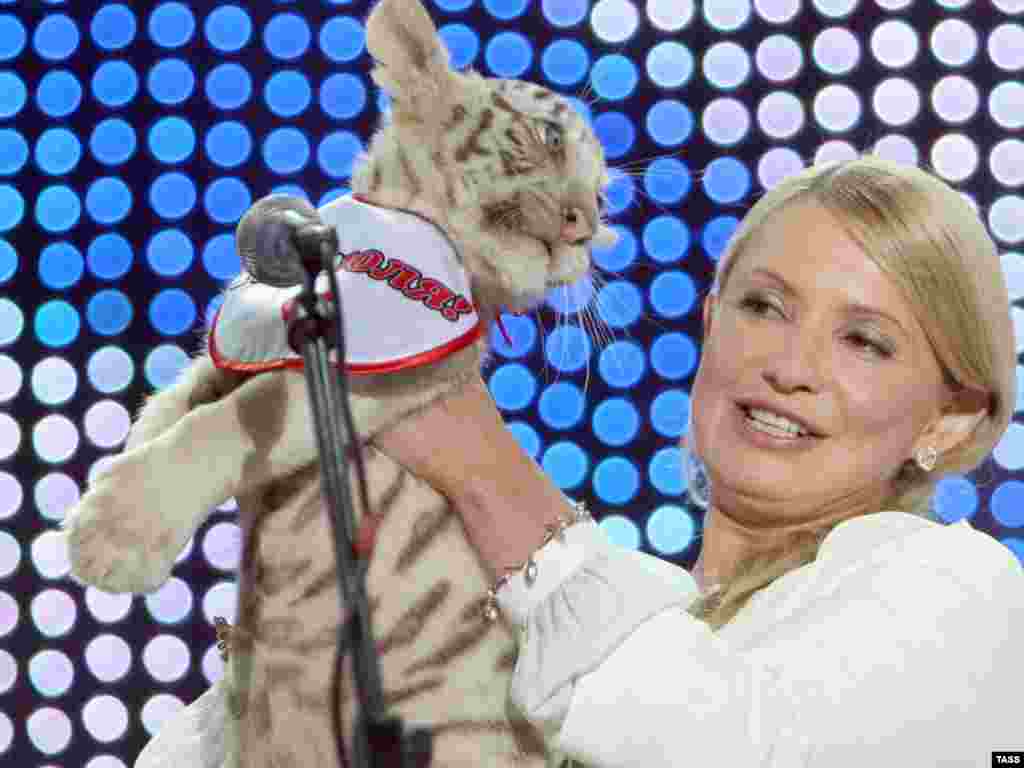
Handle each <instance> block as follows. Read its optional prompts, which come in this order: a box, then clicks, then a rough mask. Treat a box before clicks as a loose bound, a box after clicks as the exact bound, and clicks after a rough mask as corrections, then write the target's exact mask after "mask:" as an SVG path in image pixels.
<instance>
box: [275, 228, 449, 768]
mask: <svg viewBox="0 0 1024 768" xmlns="http://www.w3.org/2000/svg"><path fill="white" fill-rule="evenodd" d="M293 242H294V244H295V246H296V249H297V250H298V252H299V255H300V257H301V261H302V266H303V270H302V272H303V278H302V284H303V288H302V292H301V293H300V294H299V295H298V297H297V298H296V301H295V303H294V305H293V307H294V311H293V312H292V313H291V316H290V317H288V321H287V322H288V343H289V345H290V346H291V348H292V349H293V350H295V352H296V353H298V354H301V355H302V358H303V361H304V363H305V366H304V371H305V375H306V384H307V391H308V393H309V401H310V404H311V408H312V412H313V413H312V416H313V429H314V432H315V434H316V440H317V447H318V449H319V452H320V469H321V475H322V477H323V493H324V497H325V499H324V501H325V503H326V505H327V509H328V518H329V519H330V522H331V527H332V529H333V532H334V543H335V553H336V556H337V559H338V582H339V593H340V597H341V610H342V615H344V614H345V611H346V609H348V611H349V619H348V621H347V622H345V623H343V625H342V626H340V627H339V628H338V646H337V648H338V650H337V658H336V662H335V670H334V682H335V685H334V690H333V691H332V713H333V715H332V719H333V720H334V723H333V725H334V732H335V737H336V740H337V748H338V759H339V765H340V766H347V765H348V761H347V759H346V757H345V751H344V740H343V737H342V736H341V723H340V720H339V712H338V710H339V708H340V702H339V701H338V699H339V693H340V690H339V688H338V682H339V680H340V675H341V662H342V657H343V654H344V653H345V651H346V650H347V646H351V648H352V650H353V653H354V658H353V667H354V670H355V678H356V688H357V695H358V699H359V714H358V717H357V719H356V726H355V735H354V742H355V743H354V750H353V751H354V753H355V754H354V760H355V765H356V766H357V768H428V766H429V765H430V761H431V757H432V752H433V737H432V734H431V733H430V731H429V729H426V728H416V729H413V730H412V731H411V733H409V734H408V735H406V734H404V733H403V724H402V719H401V718H400V717H390V718H389V717H385V716H384V705H383V698H384V695H383V690H382V685H381V673H380V660H379V658H378V655H377V649H376V644H375V643H374V640H373V632H372V630H371V627H370V616H369V603H368V601H367V597H366V572H367V570H368V569H369V557H368V556H367V557H366V558H365V559H363V558H359V557H358V555H357V553H356V550H355V549H354V542H355V541H356V528H355V515H354V514H353V509H352V497H351V493H350V488H349V481H348V471H347V460H348V459H347V456H346V452H345V446H346V445H347V444H350V445H352V450H353V451H358V450H359V446H358V444H357V442H356V441H357V440H358V435H355V434H350V431H351V424H352V422H351V415H350V414H349V413H348V398H347V395H346V394H344V393H343V392H342V386H341V384H342V383H343V382H342V381H339V380H343V377H344V376H345V373H344V367H343V364H344V360H345V357H344V352H345V340H344V327H343V325H342V313H341V297H340V295H339V291H338V290H337V279H336V277H335V275H334V269H335V266H334V258H335V254H337V252H338V237H337V233H336V232H335V231H334V228H333V227H320V226H316V227H312V228H308V229H307V232H301V231H300V232H299V233H297V235H296V236H295V237H293ZM324 270H326V271H327V272H328V274H329V277H330V278H331V281H332V282H331V284H332V287H333V290H332V293H333V294H334V299H335V300H334V302H333V306H331V305H330V304H329V303H328V302H327V301H325V300H321V299H320V298H319V297H318V296H317V294H316V289H315V283H316V278H317V275H319V274H320V272H322V271H324ZM332 320H333V322H332ZM332 342H333V345H334V348H335V352H336V354H337V358H336V359H337V362H338V364H339V365H338V366H337V367H335V365H333V364H332V362H331V360H330V359H329V353H330V346H331V343H332ZM345 390H346V392H347V387H345ZM345 438H347V439H345ZM357 463H359V462H357ZM359 466H360V467H361V463H360V464H359ZM360 479H363V478H362V477H361V478H360ZM364 490H365V488H364ZM364 501H365V497H364ZM366 511H367V513H369V509H367V510H366ZM346 629H347V630H348V634H349V636H348V638H347V639H346V637H345V632H346Z"/></svg>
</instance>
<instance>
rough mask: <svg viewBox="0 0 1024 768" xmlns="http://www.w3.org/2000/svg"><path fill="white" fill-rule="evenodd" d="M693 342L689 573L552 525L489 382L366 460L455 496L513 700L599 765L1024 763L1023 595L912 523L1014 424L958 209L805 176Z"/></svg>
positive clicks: (913, 182) (757, 212)
mask: <svg viewBox="0 0 1024 768" xmlns="http://www.w3.org/2000/svg"><path fill="white" fill-rule="evenodd" d="M703 322H704V345H703V354H702V359H701V362H700V368H699V370H698V372H697V375H696V378H695V380H694V384H693V391H692V419H691V422H690V428H689V437H688V441H687V443H686V445H685V446H684V448H685V449H687V450H690V451H691V452H692V453H693V455H694V456H693V459H694V461H699V462H700V464H702V465H703V471H704V472H705V476H706V486H707V497H706V499H698V501H699V502H703V504H702V506H705V505H706V506H705V520H704V530H703V541H702V549H701V553H700V559H699V561H698V563H697V566H696V567H695V569H694V573H693V575H692V576H691V575H690V574H689V573H687V572H686V571H685V570H683V569H681V568H678V567H676V566H674V565H672V564H670V563H667V562H664V561H661V560H659V559H657V558H654V557H651V556H648V555H643V554H641V553H637V552H633V551H629V550H625V549H621V548H617V547H615V546H613V545H612V544H611V543H610V542H609V541H608V540H607V538H606V537H605V536H604V535H603V532H602V531H601V529H600V528H599V527H597V525H596V524H595V523H594V521H593V520H591V519H588V517H587V515H586V514H585V513H580V512H578V511H576V510H574V509H573V508H572V507H570V506H569V505H568V503H567V501H566V499H565V498H564V497H563V496H562V494H561V492H560V491H559V490H558V489H557V488H556V487H555V486H554V485H553V484H552V483H551V482H550V481H549V480H548V478H547V477H546V476H545V475H544V474H543V472H541V470H540V469H539V468H538V467H537V466H536V464H534V462H533V461H532V460H531V459H530V458H529V457H528V456H526V455H525V454H524V453H523V452H522V451H521V450H520V448H519V446H518V444H517V443H516V441H515V440H514V439H513V438H512V436H511V435H510V433H509V432H508V431H507V430H506V429H505V428H504V426H503V424H502V421H501V418H500V414H499V413H498V412H497V411H496V409H495V407H494V405H493V402H492V401H491V399H490V397H489V395H488V393H487V391H486V389H485V387H484V386H483V384H482V382H478V383H477V385H476V386H474V387H470V388H469V389H467V390H465V391H463V392H462V393H461V394H459V395H457V396H454V397H452V398H450V399H448V400H446V401H443V402H442V403H441V404H440V405H437V406H434V407H433V408H432V409H431V410H428V411H426V412H424V413H422V414H420V415H419V416H418V417H417V419H415V420H412V421H409V422H407V423H406V424H404V425H402V426H401V427H399V428H396V429H395V430H393V431H391V432H389V433H388V434H386V435H385V436H384V437H383V438H381V439H380V440H378V443H379V444H380V445H381V446H382V447H383V448H384V450H385V451H387V452H388V453H390V454H391V455H392V456H394V457H396V458H397V459H398V460H399V461H401V462H403V463H404V464H406V465H407V466H409V467H410V468H411V469H412V470H413V471H415V472H416V473H418V474H420V475H421V476H423V477H424V478H425V479H428V480H429V481H430V482H432V483H433V484H434V485H435V486H436V487H438V488H440V489H442V490H443V491H444V492H445V493H447V494H448V495H449V496H450V497H451V498H452V499H453V501H454V502H455V504H456V505H457V507H458V508H459V510H460V513H461V515H462V517H463V520H464V523H465V526H466V529H467V532H468V534H469V536H470V538H471V540H472V542H473V544H474V546H475V547H476V548H477V550H478V552H479V554H480V556H481V558H482V559H483V561H484V562H485V563H486V564H487V567H488V568H489V569H490V572H491V574H492V575H493V576H494V578H495V579H496V587H495V589H494V590H492V594H493V601H494V603H495V607H496V608H499V609H500V613H501V614H502V615H503V619H504V620H506V621H509V622H511V623H512V624H513V625H514V626H517V627H519V628H520V632H519V633H518V637H519V658H518V661H517V664H516V669H515V674H514V677H513V683H512V689H511V692H510V695H511V700H512V702H513V703H514V704H515V705H516V706H518V707H519V708H520V709H521V710H522V711H523V712H524V713H525V714H526V715H527V716H528V717H529V718H530V719H531V720H532V721H533V722H534V723H535V724H537V725H538V726H539V727H540V728H541V729H542V730H543V732H544V734H545V737H546V738H547V739H548V740H549V741H550V743H551V745H552V746H553V747H554V748H555V749H557V750H560V751H561V752H563V753H564V754H565V755H567V756H569V757H573V758H577V759H579V760H582V761H584V762H586V763H587V764H588V765H590V766H594V767H611V766H643V767H644V768H656V767H657V766H678V765H689V764H693V765H734V766H780V767H782V766H821V768H837V767H838V766H867V765H884V766H896V765H922V766H923V765H927V766H940V765H941V766H983V765H989V764H990V759H991V752H992V751H994V750H1012V749H1017V750H1022V749H1024V725H1022V723H1021V719H1020V695H1021V691H1022V690H1024V663H1022V660H1021V656H1020V654H1021V650H1020V649H1021V648H1024V572H1022V568H1021V565H1020V563H1019V562H1018V561H1017V559H1016V558H1015V557H1014V555H1013V554H1012V553H1011V552H1010V551H1009V550H1008V549H1007V548H1006V547H1004V546H1003V545H1002V544H1000V543H999V542H997V541H996V540H994V539H993V538H991V537H989V536H987V535H985V534H984V533H982V532H979V531H976V530H974V529H973V528H972V527H971V526H970V524H969V523H968V522H966V521H962V522H959V523H956V524H953V525H943V524H941V523H939V522H938V521H936V520H934V519H931V518H930V517H929V513H928V511H929V502H930V498H931V495H932V493H933V490H934V488H935V484H936V482H937V481H938V480H939V479H940V478H941V477H942V476H943V475H946V474H948V473H966V472H969V471H971V470H972V469H974V468H975V467H977V466H978V465H979V464H980V463H981V462H982V461H983V460H984V458H985V457H986V456H988V454H989V453H990V451H991V450H992V448H993V447H994V446H995V444H996V442H997V441H998V440H999V439H1000V437H1001V436H1002V434H1003V432H1004V431H1005V429H1006V427H1007V425H1008V423H1009V421H1010V418H1011V416H1012V411H1013V407H1014V403H1015V402H1016V390H1015V387H1016V383H1015V363H1016V349H1015V342H1014V336H1013V328H1012V325H1011V319H1010V308H1009V297H1008V293H1007V288H1006V284H1005V281H1004V278H1003V275H1002V271H1001V268H1000V263H999V259H998V257H997V253H996V250H995V247H994V245H993V243H992V241H991V239H990V238H989V237H988V235H987V233H986V231H985V228H984V226H983V224H982V223H981V221H980V220H979V218H978V216H977V215H976V213H975V212H974V211H973V210H972V208H971V207H970V205H969V204H968V203H967V202H966V201H965V200H964V199H963V198H962V197H961V196H960V195H959V194H958V193H957V192H956V191H954V190H953V189H951V188H949V187H948V186H947V185H946V184H944V183H942V182H941V181H939V180H938V179H936V178H934V177H933V176H931V175H930V174H928V173H926V172H924V171H922V170H920V169H917V168H914V167H909V166H902V165H895V164H892V163H889V162H885V161H883V160H881V159H878V158H875V157H870V156H865V157H861V158H858V159H856V160H853V161H850V162H846V163H843V164H830V165H824V166H816V167H813V168H810V169H808V170H806V171H804V172H802V173H800V174H798V175H795V176H793V177H791V178H789V179H787V180H786V181H784V182H782V183H781V184H779V185H778V186H776V187H775V188H773V189H772V190H771V191H769V192H768V193H767V194H766V195H764V197H763V198H761V200H760V201H759V202H758V203H757V204H756V205H755V206H754V207H753V208H752V209H751V211H750V212H749V214H748V216H747V217H746V219H745V220H744V222H743V223H742V225H741V226H740V227H739V229H738V231H737V232H736V234H735V235H734V237H733V239H732V241H731V243H730V245H729V247H728V249H727V251H726V252H725V254H724V255H723V257H722V258H721V260H720V263H719V265H718V272H717V274H716V278H715V282H714V284H713V286H712V289H711V292H710V294H709V295H708V296H707V298H706V300H705V302H704V306H703ZM442 432H443V433H445V434H447V435H449V437H446V439H445V441H444V444H445V446H455V447H454V448H446V450H445V451H444V452H441V451H438V450H437V446H436V443H434V442H432V441H431V440H430V439H429V436H430V435H434V434H438V433H442ZM794 433H795V434H794ZM442 453H443V455H442ZM690 489H691V493H692V492H693V491H694V484H693V483H691V484H690Z"/></svg>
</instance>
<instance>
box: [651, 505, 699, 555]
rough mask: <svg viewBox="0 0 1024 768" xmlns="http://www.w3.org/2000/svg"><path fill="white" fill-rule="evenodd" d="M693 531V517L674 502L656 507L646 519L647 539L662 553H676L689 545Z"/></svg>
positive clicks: (692, 537) (694, 527)
mask: <svg viewBox="0 0 1024 768" xmlns="http://www.w3.org/2000/svg"><path fill="white" fill-rule="evenodd" d="M695 533H696V525H695V523H694V521H693V518H692V517H691V516H690V514H689V513H688V512H687V511H686V510H685V509H683V508H682V507H679V506H676V505H675V504H665V505H664V506H661V507H658V508H657V509H656V510H654V512H652V513H651V516H650V517H649V518H648V519H647V540H648V541H649V542H651V546H652V547H653V548H654V549H655V550H656V551H657V552H658V553H659V554H662V555H678V554H679V553H680V552H682V551H683V550H685V549H686V548H687V547H688V546H690V544H691V543H692V542H693V540H694V534H695Z"/></svg>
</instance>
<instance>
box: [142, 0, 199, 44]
mask: <svg viewBox="0 0 1024 768" xmlns="http://www.w3.org/2000/svg"><path fill="white" fill-rule="evenodd" d="M195 31H196V20H195V17H193V16H192V11H190V10H189V9H188V7H187V6H186V5H184V4H182V3H163V4H162V5H160V6H158V7H157V9H156V10H155V11H153V13H152V14H150V16H149V36H150V38H151V39H152V40H153V42H154V43H156V44H157V45H160V46H163V47H164V48H177V47H178V46H180V45H184V44H185V43H187V42H188V41H189V40H190V39H191V38H192V33H193V32H195Z"/></svg>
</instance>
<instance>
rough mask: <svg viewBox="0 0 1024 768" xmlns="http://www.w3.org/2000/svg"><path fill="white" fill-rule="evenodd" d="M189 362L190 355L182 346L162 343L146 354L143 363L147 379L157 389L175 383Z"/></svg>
mask: <svg viewBox="0 0 1024 768" xmlns="http://www.w3.org/2000/svg"><path fill="white" fill-rule="evenodd" d="M189 362H190V361H189V357H188V355H187V354H186V353H185V350H183V349H182V348H181V347H179V346H176V345H174V344H162V345H160V346H159V347H157V348H156V349H154V350H153V351H152V352H150V353H149V354H148V355H147V356H146V362H145V363H144V365H143V369H144V370H145V372H146V380H147V381H148V382H149V383H150V385H151V386H152V387H154V388H155V389H163V388H164V387H166V386H168V385H170V384H173V383H174V380H175V379H177V378H178V374H180V373H181V371H182V370H184V368H185V366H187V365H188V364H189Z"/></svg>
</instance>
